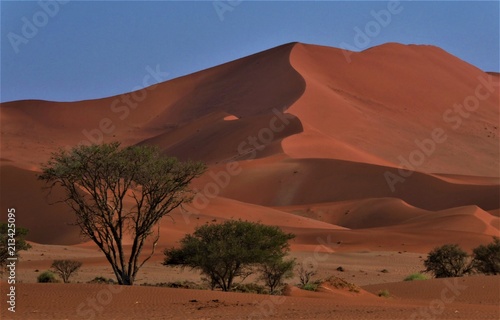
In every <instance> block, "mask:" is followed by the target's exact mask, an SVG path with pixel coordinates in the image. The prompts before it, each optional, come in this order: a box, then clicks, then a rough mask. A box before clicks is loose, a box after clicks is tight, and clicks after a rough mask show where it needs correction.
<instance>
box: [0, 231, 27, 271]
mask: <svg viewBox="0 0 500 320" xmlns="http://www.w3.org/2000/svg"><path fill="white" fill-rule="evenodd" d="M12 229H13V228H9V224H8V223H7V222H0V272H1V271H2V270H3V268H5V266H6V264H7V258H9V257H18V252H19V251H21V250H28V249H30V248H31V245H30V244H29V243H27V242H26V235H27V234H28V229H25V228H21V227H16V228H15V233H14V232H11V231H13V230H12ZM9 239H13V240H10V242H11V243H15V246H14V247H11V248H13V249H14V251H12V250H11V251H9V246H8V244H9Z"/></svg>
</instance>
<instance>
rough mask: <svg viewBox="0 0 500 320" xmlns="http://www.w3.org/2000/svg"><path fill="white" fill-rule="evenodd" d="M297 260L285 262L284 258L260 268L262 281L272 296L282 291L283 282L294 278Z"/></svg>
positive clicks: (268, 262)
mask: <svg viewBox="0 0 500 320" xmlns="http://www.w3.org/2000/svg"><path fill="white" fill-rule="evenodd" d="M294 267H295V260H293V259H292V260H284V259H283V257H282V256H278V257H277V258H276V259H272V260H269V261H266V262H264V263H262V264H261V265H260V266H259V271H260V274H261V276H260V280H262V281H264V283H265V285H266V286H267V287H268V288H269V292H270V293H271V294H276V293H277V292H278V291H281V290H280V289H281V287H282V286H283V280H285V279H289V278H291V277H293V268H294Z"/></svg>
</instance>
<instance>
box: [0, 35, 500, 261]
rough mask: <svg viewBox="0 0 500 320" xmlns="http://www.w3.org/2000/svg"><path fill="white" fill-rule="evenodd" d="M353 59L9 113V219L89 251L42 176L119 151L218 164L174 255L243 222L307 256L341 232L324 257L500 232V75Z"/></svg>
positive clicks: (451, 63) (287, 49)
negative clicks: (85, 154) (282, 232)
mask: <svg viewBox="0 0 500 320" xmlns="http://www.w3.org/2000/svg"><path fill="white" fill-rule="evenodd" d="M350 58H351V60H352V61H351V62H350V63H348V61H347V60H346V59H345V55H344V52H343V51H342V50H341V49H336V48H328V47H321V46H315V45H307V44H301V43H290V44H286V45H283V46H280V47H277V48H273V49H270V50H267V51H264V52H261V53H257V54H254V55H252V56H249V57H245V58H242V59H239V60H236V61H233V62H229V63H226V64H224V65H221V66H217V67H214V68H211V69H207V70H204V71H200V72H197V73H194V74H192V75H188V76H184V77H181V78H178V79H174V80H170V81H167V82H164V83H160V84H157V85H155V86H153V87H150V88H147V89H143V90H141V91H137V92H131V93H127V94H123V95H119V96H115V97H109V98H104V99H98V100H89V101H80V102H68V103H62V102H50V101H36V100H27V101H15V102H8V103H3V104H2V105H1V106H0V124H1V158H2V161H1V178H2V179H1V180H2V183H1V193H2V203H1V207H2V208H1V210H2V211H5V210H6V208H7V207H17V212H18V213H19V215H18V216H19V219H18V224H19V225H22V226H25V227H28V228H29V229H30V230H31V231H30V235H29V239H30V240H32V241H34V242H39V243H44V244H70V245H72V244H77V243H82V242H84V241H85V240H84V239H81V238H80V237H79V233H78V230H77V228H76V227H75V226H71V225H69V224H70V223H71V222H72V221H73V216H72V215H71V213H70V212H69V211H68V209H67V208H66V207H64V205H62V204H57V205H49V204H48V202H50V201H52V202H53V201H54V199H60V198H61V197H62V195H63V190H54V192H53V193H52V194H51V195H48V194H47V191H46V190H43V189H42V187H43V185H42V184H41V183H40V182H39V181H36V172H37V171H39V168H40V163H41V162H43V161H46V160H47V159H48V157H49V156H50V153H51V152H53V151H54V150H57V149H58V148H61V147H62V148H69V147H72V146H74V145H76V144H78V143H91V142H102V141H105V142H110V141H121V142H122V143H123V144H124V145H135V144H149V145H156V146H158V147H159V148H160V149H161V150H162V152H163V153H164V154H165V155H169V156H176V157H178V158H180V159H182V160H187V159H193V160H201V161H204V162H206V163H208V164H209V166H210V169H209V172H207V174H205V175H204V176H203V177H201V178H200V179H198V180H197V181H196V182H195V187H196V188H197V189H198V190H199V191H200V197H199V198H197V199H196V200H197V201H198V202H197V204H196V203H195V204H193V205H191V206H189V208H190V209H188V211H187V213H186V212H184V213H183V212H181V211H180V210H176V211H174V212H173V213H172V217H173V220H171V219H165V220H164V221H163V222H162V226H161V232H162V238H161V243H160V244H161V246H162V247H166V246H171V245H175V243H176V241H177V240H178V239H180V238H181V237H182V236H183V235H184V234H185V233H186V232H191V231H192V230H193V229H194V227H195V226H196V225H200V224H202V223H206V222H211V221H221V220H225V219H232V218H233V219H234V218H239V219H245V220H252V221H261V222H263V223H266V224H271V225H278V226H281V227H282V228H284V229H286V230H289V231H291V232H294V233H296V234H297V238H296V240H295V242H294V243H293V244H292V248H293V249H294V250H298V251H302V250H306V251H307V250H314V248H315V247H317V245H318V238H321V237H323V238H327V237H329V236H330V237H331V238H332V239H334V240H335V241H333V242H332V243H331V244H330V247H329V248H326V249H325V250H341V251H342V250H360V249H362V250H365V249H377V250H378V249H379V248H380V247H383V248H386V249H388V250H389V249H391V250H398V249H401V247H400V246H401V243H405V244H406V248H405V249H410V250H413V251H415V252H424V251H425V250H428V249H429V248H432V247H433V246H435V245H438V244H442V243H444V242H450V241H453V242H457V243H460V244H462V245H464V246H465V247H467V248H472V247H473V246H476V245H477V244H479V243H484V242H486V241H489V239H491V236H492V235H495V234H498V232H499V218H498V211H499V209H500V182H499V181H500V178H499V177H500V172H499V170H500V161H499V157H500V154H499V130H498V127H499V104H500V103H499V88H498V80H499V79H498V74H495V73H486V72H483V71H481V70H479V69H477V68H476V67H474V66H472V65H470V64H468V63H466V62H464V61H462V60H460V59H458V58H456V57H454V56H452V55H450V54H449V53H447V52H445V51H443V50H442V49H440V48H437V47H433V46H421V45H418V46H417V45H401V44H395V43H389V44H385V45H381V46H378V47H374V48H371V49H368V50H365V51H363V52H359V53H352V54H351V55H350ZM228 165H233V166H235V167H234V168H237V170H236V171H237V174H231V175H229V173H227V168H228ZM221 179H222V180H221ZM209 183H215V184H217V185H218V189H217V193H216V194H210V195H207V194H206V190H207V189H205V187H206V186H207V184H209ZM203 197H204V198H203ZM212 198H213V199H212ZM204 200H207V201H204ZM204 202H206V203H204ZM200 203H201V205H200ZM186 217H188V218H186ZM327 247H328V245H327Z"/></svg>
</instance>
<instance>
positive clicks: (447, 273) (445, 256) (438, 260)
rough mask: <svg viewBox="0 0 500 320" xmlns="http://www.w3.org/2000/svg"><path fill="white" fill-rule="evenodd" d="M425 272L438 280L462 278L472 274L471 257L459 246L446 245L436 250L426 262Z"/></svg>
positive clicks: (430, 253)
mask: <svg viewBox="0 0 500 320" xmlns="http://www.w3.org/2000/svg"><path fill="white" fill-rule="evenodd" d="M424 266H425V267H426V269H425V270H424V272H429V273H432V274H434V276H435V277H436V278H447V277H462V276H464V275H465V274H468V273H471V272H472V263H471V261H470V257H469V255H468V254H467V253H466V252H465V251H463V250H462V249H461V248H460V247H459V246H458V245H457V244H445V245H443V246H441V247H437V248H434V249H433V250H432V251H431V252H429V254H428V256H427V259H426V260H424Z"/></svg>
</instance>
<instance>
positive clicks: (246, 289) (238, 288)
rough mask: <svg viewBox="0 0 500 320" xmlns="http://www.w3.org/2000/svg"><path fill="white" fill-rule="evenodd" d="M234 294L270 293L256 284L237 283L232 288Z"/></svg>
mask: <svg viewBox="0 0 500 320" xmlns="http://www.w3.org/2000/svg"><path fill="white" fill-rule="evenodd" d="M231 291H232V292H242V293H256V294H268V293H269V291H268V290H267V289H266V288H265V287H264V286H261V285H259V284H256V283H235V284H234V285H233V287H232V288H231Z"/></svg>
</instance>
